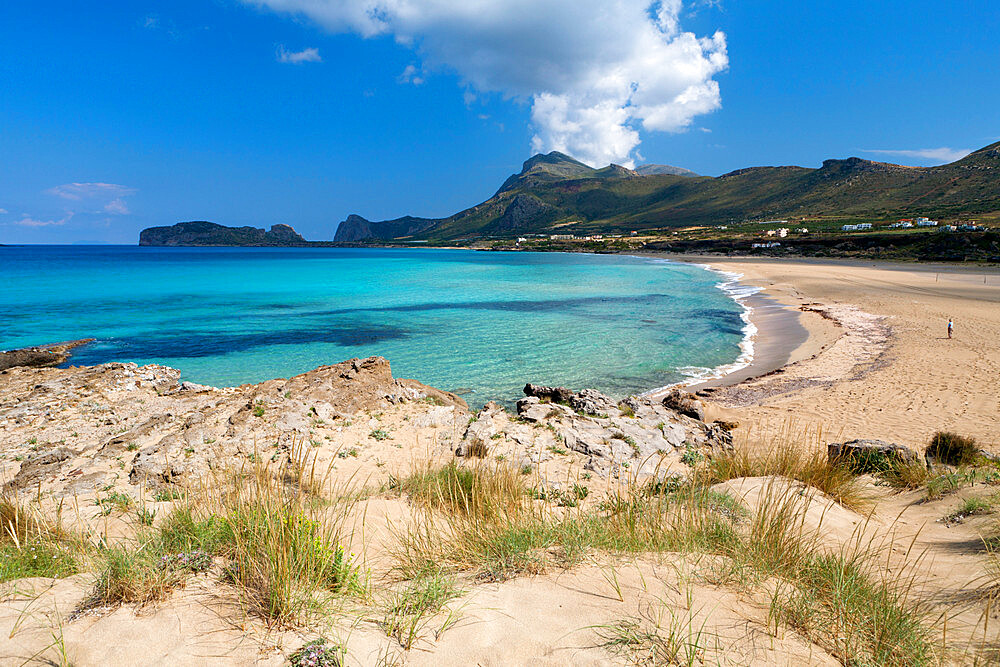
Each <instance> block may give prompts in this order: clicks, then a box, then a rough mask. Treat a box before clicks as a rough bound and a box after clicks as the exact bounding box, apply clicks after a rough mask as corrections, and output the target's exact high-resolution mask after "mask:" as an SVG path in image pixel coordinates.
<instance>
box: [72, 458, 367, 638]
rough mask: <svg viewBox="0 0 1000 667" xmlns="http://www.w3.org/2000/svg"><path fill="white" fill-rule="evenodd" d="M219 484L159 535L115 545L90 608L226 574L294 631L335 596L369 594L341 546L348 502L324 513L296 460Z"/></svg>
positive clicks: (171, 518) (248, 598)
mask: <svg viewBox="0 0 1000 667" xmlns="http://www.w3.org/2000/svg"><path fill="white" fill-rule="evenodd" d="M256 461H257V462H256V463H254V464H252V466H251V467H250V468H249V469H242V470H238V471H229V472H227V473H220V474H218V475H216V476H215V477H214V478H213V479H212V481H211V484H206V487H205V488H204V489H201V490H196V491H192V492H190V493H189V494H187V495H186V497H185V500H184V502H183V503H181V504H179V505H178V506H177V507H175V508H174V509H173V510H172V511H171V512H170V514H168V515H166V516H165V517H164V518H163V519H162V520H161V522H160V523H159V525H157V526H155V527H143V526H140V527H139V529H138V530H137V531H136V535H135V537H134V539H131V540H127V541H124V542H122V543H119V544H115V545H112V546H107V547H106V548H104V549H103V550H102V552H101V555H100V560H101V563H102V567H101V569H100V571H99V573H98V576H97V582H96V584H95V586H94V592H93V595H92V598H91V600H90V601H89V604H91V605H98V604H100V605H118V604H139V605H142V604H148V603H150V602H154V601H157V600H162V599H163V598H165V597H166V596H167V595H169V593H170V592H171V591H172V590H173V589H175V588H177V587H179V586H182V585H183V584H184V583H185V580H186V579H187V577H188V576H190V575H191V574H194V573H198V572H205V571H208V570H209V569H211V568H212V567H213V565H217V568H216V569H217V576H218V577H219V578H221V579H222V580H224V581H227V582H229V583H230V584H232V585H234V586H235V588H236V590H237V592H238V595H239V598H240V601H241V604H242V605H243V608H244V609H245V610H246V611H247V612H249V613H251V614H253V615H255V616H257V617H260V618H262V619H264V620H266V621H267V622H269V623H275V624H279V625H282V626H290V625H294V624H297V623H301V622H305V621H306V620H308V619H309V618H311V617H313V616H314V615H316V614H320V613H321V610H322V607H323V604H324V602H326V601H328V600H329V599H330V598H331V597H333V596H342V595H359V596H363V595H365V594H366V586H367V579H366V577H365V576H364V574H363V572H362V569H361V567H360V565H359V563H358V562H357V559H355V558H354V557H353V556H352V555H351V554H348V553H347V552H345V550H344V549H343V547H342V546H341V542H342V539H343V538H345V537H346V536H345V535H344V534H343V533H342V529H343V519H344V515H345V514H346V511H347V508H348V507H349V506H350V502H349V501H345V502H331V503H326V504H319V503H315V502H313V498H312V496H311V495H310V493H307V491H306V489H313V487H314V485H313V484H312V483H309V484H306V483H304V480H306V479H315V477H314V476H310V477H308V478H307V477H305V476H304V475H303V473H302V467H301V465H300V464H299V463H296V462H295V459H294V458H292V459H291V460H290V461H289V462H287V463H286V464H284V465H283V466H280V467H275V466H267V465H264V464H262V463H260V462H259V457H257V458H256Z"/></svg>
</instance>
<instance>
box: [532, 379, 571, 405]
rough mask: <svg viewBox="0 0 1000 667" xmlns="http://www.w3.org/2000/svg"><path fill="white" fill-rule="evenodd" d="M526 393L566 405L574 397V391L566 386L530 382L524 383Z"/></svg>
mask: <svg viewBox="0 0 1000 667" xmlns="http://www.w3.org/2000/svg"><path fill="white" fill-rule="evenodd" d="M524 395H525V396H535V397H537V398H540V399H542V400H547V401H552V402H554V403H563V404H566V405H568V404H569V402H570V401H571V400H572V399H573V392H572V391H570V390H569V389H567V388H566V387H543V386H541V385H536V384H531V383H530V382H529V383H528V384H526V385H524Z"/></svg>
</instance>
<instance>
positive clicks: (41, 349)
mask: <svg viewBox="0 0 1000 667" xmlns="http://www.w3.org/2000/svg"><path fill="white" fill-rule="evenodd" d="M93 341H94V339H93V338H81V339H80V340H70V341H66V342H65V343H50V344H49V345H38V346H36V347H22V348H20V349H18V350H7V351H6V352H0V371H5V370H7V369H8V368H14V367H15V366H30V367H33V368H45V367H48V366H58V365H59V364H63V363H66V361H67V360H68V359H69V358H70V350H72V349H73V348H75V347H80V346H81V345H86V344H87V343H92V342H93Z"/></svg>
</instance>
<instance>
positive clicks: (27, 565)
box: [0, 495, 86, 583]
mask: <svg viewBox="0 0 1000 667" xmlns="http://www.w3.org/2000/svg"><path fill="white" fill-rule="evenodd" d="M85 550H86V548H85V545H84V543H83V541H82V540H81V539H79V538H78V537H76V536H71V535H70V534H69V533H67V532H66V531H64V530H63V528H62V526H61V522H60V521H59V519H58V517H57V518H56V520H54V521H53V520H49V519H48V518H46V517H45V516H44V515H43V514H42V512H40V511H39V510H38V509H37V508H35V507H32V506H31V505H29V504H27V503H24V502H21V501H20V500H18V499H17V498H15V497H13V496H8V495H4V496H3V497H0V583H3V582H6V581H13V580H17V579H24V578H26V577H51V578H62V577H68V576H70V575H73V574H76V573H77V572H79V571H80V568H81V566H82V561H83V560H84V556H85V554H84V553H83V552H84V551H85Z"/></svg>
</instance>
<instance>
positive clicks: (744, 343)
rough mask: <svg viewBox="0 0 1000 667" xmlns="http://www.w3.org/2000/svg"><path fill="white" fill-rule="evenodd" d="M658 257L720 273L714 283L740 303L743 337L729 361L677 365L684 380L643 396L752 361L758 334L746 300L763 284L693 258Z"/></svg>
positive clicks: (712, 376) (710, 377) (713, 376)
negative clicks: (711, 364) (746, 282)
mask: <svg viewBox="0 0 1000 667" xmlns="http://www.w3.org/2000/svg"><path fill="white" fill-rule="evenodd" d="M657 259H658V260H659V261H662V262H666V263H668V264H688V265H690V266H697V267H700V268H702V269H705V270H706V271H711V272H712V273H715V274H718V275H720V276H722V278H723V280H722V282H719V283H716V284H715V286H716V287H717V288H718V289H720V290H722V291H723V292H724V293H725V294H726V296H728V297H729V298H731V299H732V300H733V301H735V302H736V303H738V304H739V305H740V308H742V312H740V319H741V320H743V339H742V340H741V341H740V356H738V357H737V358H736V361H733V362H732V363H729V364H723V365H721V366H716V367H715V368H706V367H703V366H685V367H683V368H678V369H677V371H678V372H679V373H683V374H684V375H688V376H689V377H688V379H687V380H681V381H680V382H675V383H673V384H668V385H666V386H664V387H657V388H655V389H650V390H649V391H646V392H643V393H642V394H641V395H642V396H655V395H656V394H660V393H664V392H666V391H667V390H668V389H671V388H673V387H688V386H690V385H693V384H698V383H700V382H704V381H706V380H715V379H718V378H721V377H725V376H727V375H729V374H730V373H735V372H736V371H739V370H743V369H744V368H746V367H747V366H749V365H750V364H751V363H753V357H754V339H755V338H756V337H757V326H756V325H755V324H754V323H753V322H752V321H751V319H750V316H751V314H752V313H753V308H751V307H750V305H748V304H747V302H746V300H747V299H748V298H749V297H751V296H753V295H754V294H757V293H758V292H762V291H763V290H764V288H763V287H754V286H752V285H743V284H741V283H740V280H741V279H742V278H743V274H742V273H733V272H731V271H723V270H721V269H716V268H714V267H712V266H709V265H708V264H696V263H693V262H690V263H689V262H675V261H673V260H670V259H666V258H662V259H660V258H657Z"/></svg>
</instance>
